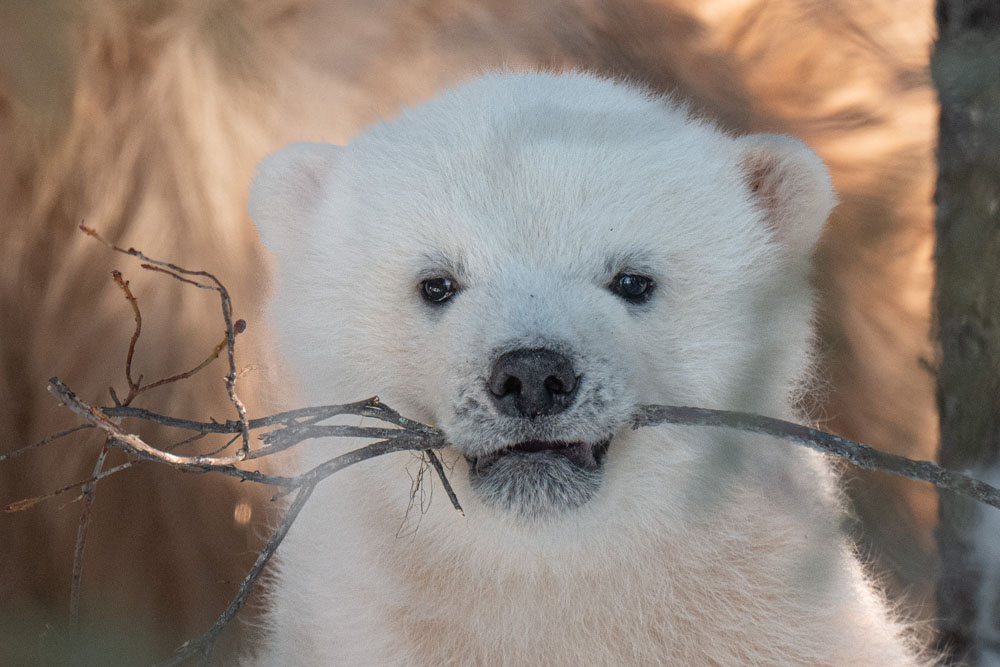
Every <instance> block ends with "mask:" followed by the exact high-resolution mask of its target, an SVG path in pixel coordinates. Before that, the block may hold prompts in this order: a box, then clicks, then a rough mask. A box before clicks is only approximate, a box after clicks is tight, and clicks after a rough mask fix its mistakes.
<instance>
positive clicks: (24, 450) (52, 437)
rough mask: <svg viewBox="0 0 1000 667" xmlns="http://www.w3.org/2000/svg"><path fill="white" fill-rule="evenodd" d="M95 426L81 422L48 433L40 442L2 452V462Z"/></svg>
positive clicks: (0, 456) (0, 459)
mask: <svg viewBox="0 0 1000 667" xmlns="http://www.w3.org/2000/svg"><path fill="white" fill-rule="evenodd" d="M88 428H94V425H93V424H80V425H79V426H74V427H73V428H69V429H66V430H65V431H59V432H58V433H53V434H52V435H47V436H45V437H44V438H42V439H41V440H39V441H38V442H33V443H31V444H30V445H25V446H24V447H19V448H17V449H15V450H13V451H10V452H7V453H6V454H0V462H3V461H6V460H7V459H13V458H17V457H18V456H21V455H22V454H26V453H28V452H30V451H31V450H33V449H38V448H39V447H42V446H43V445H47V444H49V443H50V442H53V441H55V440H58V439H60V438H65V437H66V436H67V435H72V434H74V433H76V432H77V431H82V430H84V429H88Z"/></svg>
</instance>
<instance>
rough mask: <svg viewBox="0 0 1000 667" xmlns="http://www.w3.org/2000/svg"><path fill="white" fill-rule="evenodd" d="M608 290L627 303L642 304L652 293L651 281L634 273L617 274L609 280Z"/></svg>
mask: <svg viewBox="0 0 1000 667" xmlns="http://www.w3.org/2000/svg"><path fill="white" fill-rule="evenodd" d="M608 289H610V290H611V291H612V292H614V293H615V294H617V295H618V296H620V297H621V298H623V299H625V300H626V301H628V302H629V303H642V302H644V301H646V299H648V298H649V296H650V294H652V292H653V280H652V279H651V278H647V277H646V276H640V275H636V274H634V273H619V274H618V275H617V276H615V277H614V278H612V279H611V284H610V285H608Z"/></svg>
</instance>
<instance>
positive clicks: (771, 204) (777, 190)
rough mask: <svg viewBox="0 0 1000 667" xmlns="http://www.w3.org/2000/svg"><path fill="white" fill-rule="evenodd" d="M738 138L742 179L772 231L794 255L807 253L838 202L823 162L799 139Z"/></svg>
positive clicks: (758, 136) (759, 135) (766, 135)
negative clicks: (744, 177) (743, 176)
mask: <svg viewBox="0 0 1000 667" xmlns="http://www.w3.org/2000/svg"><path fill="white" fill-rule="evenodd" d="M737 141H738V142H739V144H740V151H741V157H740V162H741V166H742V168H743V171H744V173H745V175H746V183H747V185H748V186H749V188H750V191H751V193H752V197H753V198H754V200H755V201H756V202H757V204H758V205H759V206H760V207H761V209H762V210H763V211H764V214H765V216H766V218H767V221H768V223H769V224H770V225H771V227H772V229H773V230H774V232H775V235H776V236H777V238H778V239H779V240H780V241H781V242H782V243H783V244H784V245H785V246H786V247H787V248H788V249H789V250H791V251H792V253H794V254H795V255H796V256H808V255H809V254H810V253H811V252H812V249H813V246H815V245H816V242H817V241H818V240H819V236H820V232H822V230H823V223H824V222H825V221H826V217H827V216H828V215H829V214H830V211H831V210H833V207H834V206H836V204H837V196H836V194H834V192H833V185H832V183H831V181H830V174H829V173H828V172H827V170H826V166H825V165H824V164H823V161H822V160H820V158H819V156H817V155H816V154H815V153H813V152H812V151H811V150H809V148H808V147H806V145H805V144H803V143H802V142H801V141H799V140H797V139H793V138H791V137H788V136H784V135H780V134H753V135H750V136H747V137H742V138H740V139H738V140H737Z"/></svg>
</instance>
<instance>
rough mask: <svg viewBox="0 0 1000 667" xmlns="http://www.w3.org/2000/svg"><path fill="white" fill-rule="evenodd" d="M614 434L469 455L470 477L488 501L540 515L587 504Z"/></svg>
mask: <svg viewBox="0 0 1000 667" xmlns="http://www.w3.org/2000/svg"><path fill="white" fill-rule="evenodd" d="M610 445H611V438H608V439H607V440H601V441H599V442H594V443H590V442H563V441H547V440H526V441H524V442H519V443H517V444H514V445H511V446H509V447H505V448H504V449H499V450H497V451H495V452H490V453H489V454H483V455H480V456H477V457H470V456H467V457H466V459H467V460H468V461H469V467H470V471H469V472H470V474H469V481H470V484H471V486H472V488H473V490H474V491H476V493H477V494H478V495H479V496H480V498H481V499H482V500H483V501H484V502H485V503H486V504H488V505H492V506H494V507H497V508H500V509H503V510H507V511H510V512H514V513H516V514H519V515H521V516H522V517H526V518H539V517H543V516H549V515H553V514H557V513H558V512H560V511H563V510H568V509H573V508H576V507H579V506H580V505H583V504H584V503H586V502H587V501H588V500H590V498H592V497H593V496H594V494H595V493H597V490H598V489H599V488H600V484H601V468H602V465H603V463H604V460H605V458H606V457H607V453H608V448H609V447H610Z"/></svg>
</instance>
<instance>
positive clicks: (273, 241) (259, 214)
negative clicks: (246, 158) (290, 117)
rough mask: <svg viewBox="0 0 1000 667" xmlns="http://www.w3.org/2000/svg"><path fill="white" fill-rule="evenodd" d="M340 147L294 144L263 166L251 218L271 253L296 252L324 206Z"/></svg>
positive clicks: (252, 190) (254, 191)
mask: <svg viewBox="0 0 1000 667" xmlns="http://www.w3.org/2000/svg"><path fill="white" fill-rule="evenodd" d="M339 150H340V147H339V146H334V145H333V144H321V143H298V144H291V145H289V146H286V147H284V148H282V149H281V150H279V151H278V152H276V153H273V154H271V155H269V156H267V157H266V158H264V161H263V162H261V163H260V166H259V167H258V168H257V176H256V177H255V178H254V180H253V185H252V186H251V188H250V201H249V203H248V207H249V209H250V217H251V218H252V219H253V222H254V225H255V226H256V227H257V232H258V233H259V234H260V238H261V240H262V241H263V242H264V245H265V246H266V247H267V249H268V250H270V251H271V252H273V253H275V254H276V255H278V256H285V255H286V254H287V252H286V251H293V252H294V250H295V249H296V248H297V246H298V239H301V238H302V236H303V233H304V227H305V225H306V224H307V222H308V219H309V216H310V215H312V214H313V212H314V211H315V209H316V207H317V206H318V205H319V204H320V201H321V199H322V197H323V192H324V189H325V187H326V185H327V182H328V180H329V178H330V176H331V174H332V172H333V170H334V166H335V164H336V161H337V154H338V151H339Z"/></svg>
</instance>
